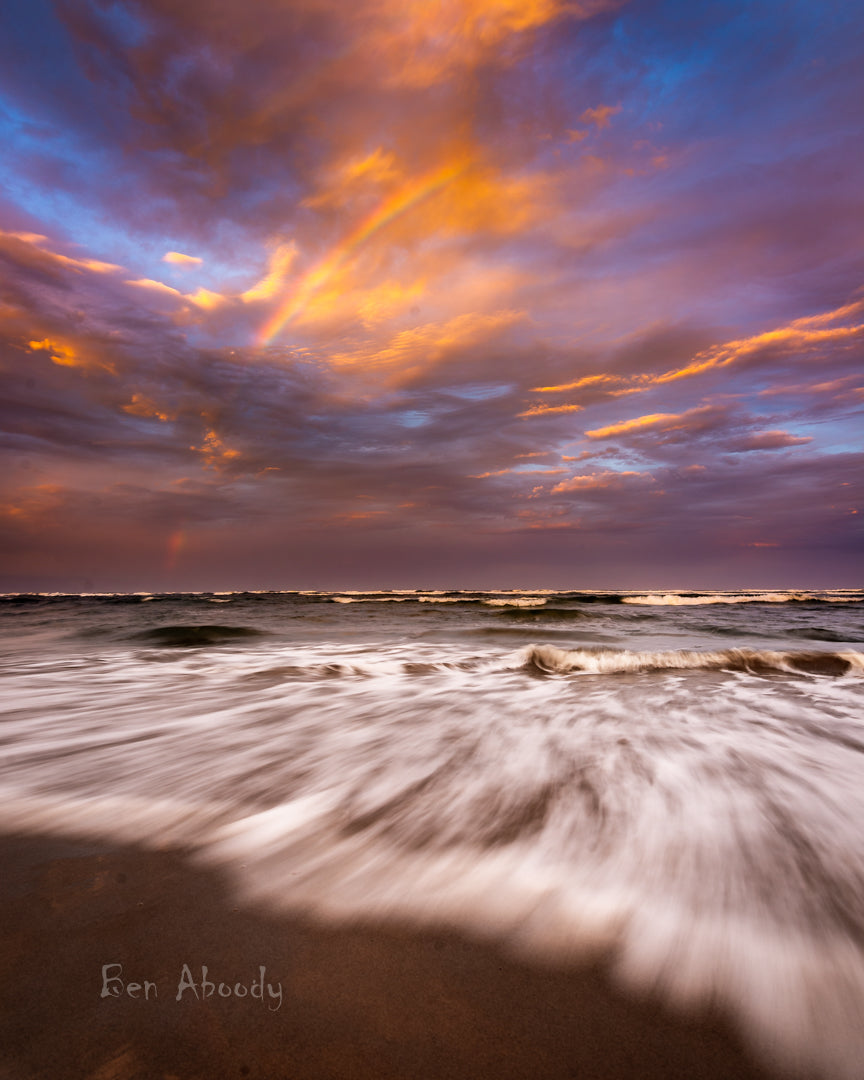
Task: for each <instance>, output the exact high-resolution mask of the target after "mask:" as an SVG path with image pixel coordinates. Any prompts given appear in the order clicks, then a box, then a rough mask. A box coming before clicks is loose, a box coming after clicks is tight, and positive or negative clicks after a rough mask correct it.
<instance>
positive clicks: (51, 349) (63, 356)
mask: <svg viewBox="0 0 864 1080" xmlns="http://www.w3.org/2000/svg"><path fill="white" fill-rule="evenodd" d="M27 346H28V348H29V349H31V350H32V351H33V352H47V353H48V354H49V356H50V357H51V360H52V362H53V363H55V364H57V365H58V366H59V367H70V368H83V369H85V370H87V369H91V370H92V369H96V368H101V369H102V370H103V371H110V372H112V373H114V370H115V369H114V365H113V364H111V363H110V362H109V361H107V360H102V359H97V358H96V357H95V356H94V355H93V354H92V351H91V350H90V349H82V348H81V346H80V345H77V344H76V345H72V344H70V343H69V342H68V341H58V340H56V339H55V338H43V340H41V341H28V342H27Z"/></svg>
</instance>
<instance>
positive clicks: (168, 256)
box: [162, 251, 204, 266]
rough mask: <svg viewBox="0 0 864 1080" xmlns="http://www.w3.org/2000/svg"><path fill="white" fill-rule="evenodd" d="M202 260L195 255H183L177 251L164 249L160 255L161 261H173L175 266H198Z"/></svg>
mask: <svg viewBox="0 0 864 1080" xmlns="http://www.w3.org/2000/svg"><path fill="white" fill-rule="evenodd" d="M203 261H204V260H203V259H199V258H198V256H197V255H184V254H182V252H179V251H166V253H165V254H164V255H163V256H162V262H167V263H174V264H175V265H176V266H200V265H201V263H202V262H203Z"/></svg>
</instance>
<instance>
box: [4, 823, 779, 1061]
mask: <svg viewBox="0 0 864 1080" xmlns="http://www.w3.org/2000/svg"><path fill="white" fill-rule="evenodd" d="M0 865H2V867H3V872H2V879H0V897H2V912H0V943H2V944H0V968H2V976H0V980H2V998H0V1009H2V1019H0V1047H2V1051H0V1077H3V1078H4V1080H5V1078H6V1077H8V1078H9V1080H12V1078H15V1080H33V1078H35V1077H40V1078H41V1077H45V1078H49V1077H50V1078H51V1080H65V1078H70V1080H129V1078H132V1077H136V1078H143V1080H156V1078H165V1080H169V1078H178V1080H191V1078H193V1077H194V1078H201V1080H221V1078H223V1077H232V1078H240V1077H261V1078H266V1080H278V1078H283V1077H284V1078H292V1080H323V1078H328V1080H349V1078H350V1080H367V1078H368V1080H373V1078H374V1080H425V1078H435V1080H439V1078H440V1080H444V1078H459V1080H485V1078H489V1080H492V1078H494V1080H517V1078H518V1080H529V1078H530V1080H557V1078H559V1077H560V1078H565V1077H566V1078H573V1077H578V1078H584V1080H605V1078H609V1080H612V1078H615V1080H657V1078H670V1077H675V1078H679V1077H680V1078H682V1080H683V1078H687V1080H718V1078H721V1077H723V1078H729V1080H732V1078H734V1080H750V1078H756V1077H763V1080H764V1077H765V1076H766V1074H765V1073H763V1072H762V1071H760V1069H759V1068H758V1067H757V1066H756V1065H755V1064H754V1063H753V1061H752V1058H751V1057H750V1056H749V1054H746V1053H745V1051H744V1050H742V1048H741V1046H740V1044H739V1043H738V1042H737V1040H735V1039H734V1038H733V1037H732V1035H731V1034H730V1030H729V1028H728V1027H727V1026H726V1025H725V1024H724V1023H723V1022H722V1020H720V1019H718V1018H716V1017H705V1016H703V1017H701V1018H690V1019H685V1018H682V1017H680V1016H675V1015H673V1014H671V1013H669V1012H667V1011H665V1010H663V1009H661V1008H660V1007H658V1006H657V1005H656V1004H654V1003H651V1002H648V1001H642V1000H637V999H635V998H632V997H628V996H625V995H624V994H622V993H621V992H620V991H618V990H616V989H613V988H612V986H611V985H610V983H609V982H608V981H607V980H606V978H605V977H604V975H603V973H602V971H601V970H600V969H599V968H598V967H582V968H577V969H575V970H572V969H571V970H561V971H558V970H550V969H548V968H537V967H531V966H529V965H527V964H524V963H521V962H518V961H516V960H514V959H512V958H508V957H507V956H505V955H504V954H502V953H501V952H500V951H498V950H496V949H495V948H493V947H491V946H486V945H478V944H476V943H470V942H466V941H464V940H462V939H460V938H458V937H456V936H455V935H443V934H431V933H429V934H425V933H424V934H420V933H408V932H399V931H394V930H384V929H381V928H370V927H363V928H359V927H358V928H347V929H346V928H342V929H329V928H321V927H320V926H315V925H312V924H311V923H307V922H304V921H301V920H297V919H288V918H279V917H275V916H271V915H267V914H263V913H257V912H254V911H249V910H246V909H243V908H240V909H238V908H237V906H236V905H235V903H234V902H233V901H232V900H231V898H230V896H229V893H228V890H227V887H226V885H225V882H224V880H223V879H222V878H221V877H220V875H218V874H216V873H211V872H203V871H201V870H198V869H193V868H191V867H190V866H189V865H188V864H187V863H186V862H185V861H184V859H183V857H182V855H181V854H180V853H152V852H146V851H139V850H135V849H132V848H122V849H120V848H116V847H108V846H107V845H96V844H85V843H70V842H66V841H57V840H49V839H44V838H32V837H27V838H23V837H7V838H4V839H0ZM115 962H116V963H120V964H122V965H123V974H124V977H125V978H126V979H127V980H128V981H133V980H137V981H139V982H143V980H144V979H145V978H146V979H149V980H151V981H153V982H155V983H156V985H157V988H158V998H156V999H155V1000H154V999H153V996H152V992H151V998H150V1000H149V1001H144V1000H140V999H139V1000H133V999H131V998H128V997H121V998H107V999H102V998H101V997H100V991H101V988H102V965H103V964H108V963H115ZM184 963H188V964H189V965H190V967H191V969H192V971H193V974H194V976H195V979H196V981H197V980H198V979H199V978H200V969H201V965H202V964H206V965H207V966H208V968H209V976H210V978H211V979H213V981H214V982H215V983H217V984H218V982H219V981H220V980H221V981H224V982H226V983H230V984H231V985H232V987H233V984H234V983H236V982H241V983H244V984H247V985H248V984H249V983H250V982H251V980H252V979H253V977H254V976H256V975H257V974H258V968H259V965H262V964H263V965H265V966H266V969H267V973H266V979H267V981H270V982H271V983H272V984H273V985H274V987H275V984H276V983H280V984H281V986H282V992H283V997H282V1005H281V1007H280V1008H279V1009H278V1010H277V1011H268V1006H269V1005H272V1004H275V1003H276V1002H274V1001H273V1000H268V999H266V998H265V1001H264V1002H263V1003H262V1001H260V1000H257V999H252V998H251V997H247V998H245V999H237V998H235V997H234V996H233V995H232V997H230V998H224V999H220V998H218V997H215V996H214V997H212V998H210V999H208V1000H207V1001H196V1000H195V999H194V997H193V995H192V993H191V991H187V992H186V993H185V994H184V997H183V1000H182V1001H177V1000H176V999H175V998H176V993H177V985H178V981H179V979H180V973H181V969H182V965H183V964H184ZM265 995H266V990H265Z"/></svg>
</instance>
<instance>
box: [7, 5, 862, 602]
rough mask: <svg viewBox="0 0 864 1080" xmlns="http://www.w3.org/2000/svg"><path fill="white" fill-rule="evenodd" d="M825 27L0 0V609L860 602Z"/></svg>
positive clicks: (850, 22)
mask: <svg viewBox="0 0 864 1080" xmlns="http://www.w3.org/2000/svg"><path fill="white" fill-rule="evenodd" d="M862 54H864V22H862V19H861V16H860V8H859V5H858V4H856V3H854V2H852V0H844V2H837V0H819V2H818V3H817V2H815V0H808V2H804V0H710V2H708V0H580V2H578V3H576V2H574V3H570V2H567V0H352V3H350V4H347V3H345V2H344V0H242V2H241V0H183V3H177V2H176V0H140V2H133V0H113V2H112V0H55V2H54V3H52V2H50V0H6V3H5V4H4V5H3V15H2V25H0V145H2V147H3V151H2V155H0V378H2V394H0V454H2V466H0V589H3V590H6V591H11V590H88V591H89V590H93V591H100V590H136V589H138V590H156V589H163V590H175V589H245V588H250V589H254V588H274V589H292V588H313V589H315V588H322V589H328V588H337V589H341V588H352V587H353V588H359V589H367V588H411V587H418V588H523V587H524V588H541V587H544V588H562V589H563V588H622V589H655V588H683V589H694V588H739V587H749V588H759V587H764V588H778V587H783V588H794V587H800V588H832V587H861V585H862V584H864V581H862V578H864V575H862V551H864V543H862V528H861V522H862V516H864V498H862V484H864V454H862V446H861V433H862V412H864V363H862V360H864V186H862V183H861V177H862V175H864V139H862V129H864V105H862V102H864V65H862V64H861V62H860V58H861V56H862Z"/></svg>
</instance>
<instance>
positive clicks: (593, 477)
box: [552, 469, 654, 495]
mask: <svg viewBox="0 0 864 1080" xmlns="http://www.w3.org/2000/svg"><path fill="white" fill-rule="evenodd" d="M634 476H636V477H643V478H644V477H647V478H648V479H649V480H651V481H653V479H654V478H653V477H652V476H651V474H650V473H645V472H633V471H626V472H616V471H615V470H614V469H607V470H606V471H605V472H602V473H586V474H585V475H583V476H571V478H570V479H569V480H562V481H561V483H560V484H556V485H555V486H554V487H553V488H552V494H553V495H563V494H564V493H565V492H568V491H599V490H601V489H603V488H608V487H612V486H613V485H617V484H619V483H620V482H621V480H624V479H630V478H631V477H634Z"/></svg>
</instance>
